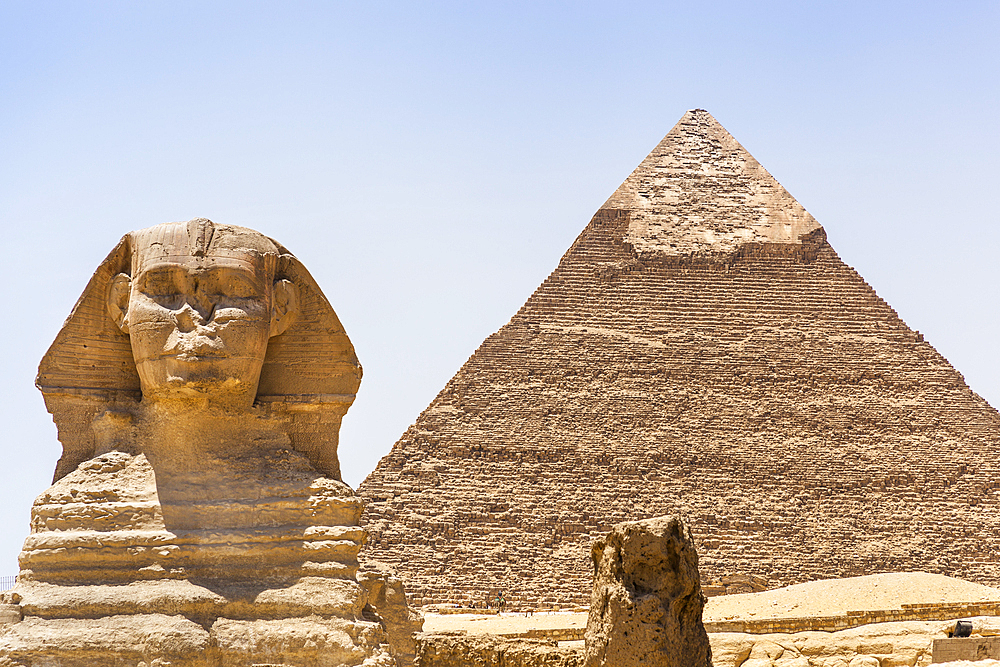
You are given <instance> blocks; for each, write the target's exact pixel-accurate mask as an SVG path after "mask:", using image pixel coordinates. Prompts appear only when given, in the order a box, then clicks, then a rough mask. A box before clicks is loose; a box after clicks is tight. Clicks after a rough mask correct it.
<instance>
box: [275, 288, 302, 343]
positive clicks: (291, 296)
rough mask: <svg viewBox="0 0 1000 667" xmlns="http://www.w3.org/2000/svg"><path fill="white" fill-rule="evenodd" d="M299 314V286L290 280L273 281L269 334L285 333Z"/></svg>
mask: <svg viewBox="0 0 1000 667" xmlns="http://www.w3.org/2000/svg"><path fill="white" fill-rule="evenodd" d="M298 315H299V287H298V285H296V284H295V283H293V282H292V281H290V280H277V281H275V283H274V300H273V305H272V306H271V335H272V336H277V335H279V334H283V333H285V331H287V330H288V327H290V326H292V323H293V322H295V318H296V317H298Z"/></svg>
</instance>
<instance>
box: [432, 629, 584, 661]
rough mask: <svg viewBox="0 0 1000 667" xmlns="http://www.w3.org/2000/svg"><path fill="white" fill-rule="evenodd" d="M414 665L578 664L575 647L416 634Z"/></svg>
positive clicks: (516, 640)
mask: <svg viewBox="0 0 1000 667" xmlns="http://www.w3.org/2000/svg"><path fill="white" fill-rule="evenodd" d="M416 642H417V659H416V662H415V663H414V665H415V667H499V666H500V665H503V667H581V664H582V663H581V662H580V660H581V654H580V651H579V650H577V649H572V648H559V647H558V646H557V645H556V642H553V641H544V640H537V639H535V640H532V639H508V638H506V637H499V636H497V635H471V636H447V635H417V639H416Z"/></svg>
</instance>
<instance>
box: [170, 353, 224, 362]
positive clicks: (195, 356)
mask: <svg viewBox="0 0 1000 667" xmlns="http://www.w3.org/2000/svg"><path fill="white" fill-rule="evenodd" d="M225 358H226V355H225V354H218V353H211V352H209V353H205V352H198V353H194V352H181V353H180V354H161V355H160V356H158V357H157V359H176V360H177V361H188V362H191V361H211V360H214V359H225Z"/></svg>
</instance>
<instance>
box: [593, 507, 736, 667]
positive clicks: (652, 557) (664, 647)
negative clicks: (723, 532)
mask: <svg viewBox="0 0 1000 667" xmlns="http://www.w3.org/2000/svg"><path fill="white" fill-rule="evenodd" d="M592 558H593V562H594V590H593V594H592V596H591V600H590V617H589V619H588V621H587V633H586V651H585V657H584V664H585V665H586V666H587V667H640V666H646V667H709V666H710V665H711V652H710V649H709V643H708V635H707V634H706V633H705V627H704V626H703V625H702V622H701V613H702V608H703V607H704V604H705V598H704V596H703V595H702V594H701V585H700V582H699V577H698V554H697V552H696V551H695V548H694V544H693V540H692V538H691V535H690V533H689V532H688V531H687V530H686V529H685V527H684V524H683V523H682V522H681V521H680V520H679V519H677V518H674V517H658V518H655V519H647V520H645V521H635V522H630V523H622V524H619V525H617V526H615V527H614V528H613V529H612V530H611V532H610V533H608V535H607V536H606V537H603V538H601V539H600V540H598V541H597V542H596V543H595V544H594V548H593V556H592ZM752 657H753V656H752V655H751V658H752Z"/></svg>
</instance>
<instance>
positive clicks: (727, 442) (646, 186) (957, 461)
mask: <svg viewBox="0 0 1000 667" xmlns="http://www.w3.org/2000/svg"><path fill="white" fill-rule="evenodd" d="M998 490H1000V415H998V413H997V412H996V410H994V409H993V408H992V407H990V406H989V405H988V404H987V403H986V401H984V400H983V399H982V398H981V397H979V396H978V395H976V394H975V393H974V392H973V391H972V390H971V389H970V388H969V387H968V386H967V385H966V383H965V381H964V379H963V378H962V376H961V375H960V374H959V373H958V372H957V371H956V370H955V369H954V368H953V367H952V366H951V365H950V364H949V363H948V361H947V360H946V359H944V358H943V357H942V356H941V355H940V354H939V353H938V352H937V351H936V350H935V349H934V348H933V347H932V346H931V345H930V344H929V343H928V342H927V341H925V340H924V339H923V337H922V336H921V335H920V334H919V333H918V332H916V331H913V330H912V329H910V328H909V327H907V325H906V324H905V323H904V322H903V321H902V320H901V319H900V318H899V316H898V315H897V314H896V312H895V311H894V310H893V309H892V308H891V307H890V306H889V305H888V304H886V303H885V302H884V301H883V300H882V299H881V298H879V297H878V295H877V294H876V293H875V292H874V290H873V289H872V288H871V287H870V286H869V285H868V284H867V283H865V281H864V280H863V279H862V278H861V276H859V275H858V273H857V272H856V271H854V270H853V269H852V268H851V267H849V266H847V265H846V264H844V262H843V261H842V260H841V259H840V257H838V256H837V253H836V252H835V251H834V250H833V248H831V247H830V245H829V243H828V242H827V240H826V235H825V233H824V231H823V229H822V227H820V226H819V224H818V223H817V222H816V221H815V220H814V219H813V218H812V216H810V215H809V214H808V213H807V212H806V211H805V209H803V208H802V206H800V205H799V204H798V202H796V201H795V200H794V199H793V198H792V197H791V196H790V195H789V194H788V193H787V192H786V191H785V190H784V189H783V188H782V187H781V186H780V185H779V184H778V183H777V182H776V181H775V180H774V179H773V177H771V176H770V174H768V173H767V171H765V170H764V169H763V167H761V166H760V164H759V163H757V161H756V160H754V159H753V157H751V156H750V155H749V153H747V152H746V150H745V149H744V148H743V147H742V146H741V145H740V144H739V143H738V142H737V141H736V140H735V139H733V137H732V136H730V135H729V134H728V133H727V132H726V131H725V130H724V129H723V128H722V127H721V126H720V125H719V124H718V123H717V122H716V120H715V119H714V118H713V117H712V116H711V115H709V114H708V113H707V112H705V111H701V110H695V111H690V112H688V113H687V114H685V115H684V117H683V118H682V119H681V120H680V122H679V123H678V124H677V125H676V126H675V127H674V128H673V129H672V130H671V131H670V133H669V134H668V135H667V136H666V137H665V138H664V139H663V141H662V142H661V143H660V144H659V145H658V146H657V147H656V148H655V149H654V150H653V152H652V153H651V154H650V155H649V156H648V157H647V158H646V159H645V160H644V161H643V162H642V164H641V165H640V166H639V167H638V168H637V169H636V170H635V172H633V174H632V175H631V176H629V178H628V179H627V180H626V181H625V182H624V183H623V184H622V186H621V187H620V188H619V189H618V190H617V191H616V192H615V193H614V194H613V195H612V196H611V198H610V199H609V200H608V201H607V202H606V203H605V204H604V205H603V206H602V207H601V209H600V210H598V211H597V213H596V215H595V216H594V217H593V219H592V220H591V222H590V224H588V225H587V227H586V228H585V229H584V230H583V232H582V233H581V234H580V236H579V237H578V238H577V240H576V241H575V242H574V243H573V245H572V247H571V248H570V249H569V250H568V251H567V252H566V254H565V255H564V256H563V258H562V260H561V261H560V263H559V266H558V267H557V268H556V269H555V271H554V272H553V273H552V274H551V275H550V276H549V277H548V279H546V280H545V281H544V282H543V283H542V285H541V286H540V287H539V288H538V289H537V290H536V291H535V293H534V294H533V295H532V296H531V297H530V298H529V299H528V301H527V302H526V303H525V304H524V306H523V307H522V308H521V310H520V311H518V312H517V314H515V315H514V317H513V318H512V319H511V320H510V322H509V323H508V324H507V325H505V326H504V327H503V328H502V329H500V331H498V332H497V333H495V334H493V335H492V336H490V337H489V338H487V339H486V340H485V341H484V342H483V344H482V345H481V346H480V347H479V349H478V350H477V351H476V352H475V354H473V356H472V357H471V358H470V359H469V360H468V361H467V362H466V363H465V365H464V366H462V368H461V369H460V370H459V371H458V373H457V374H456V375H455V376H454V377H453V378H452V379H451V381H449V382H448V384H447V385H446V386H445V387H444V389H442V391H441V392H440V394H438V396H437V397H436V398H435V399H434V401H433V402H432V403H431V404H430V406H428V407H427V409H426V410H425V411H424V412H423V413H422V414H421V415H420V417H419V418H418V419H417V421H416V423H415V424H413V425H412V426H411V427H410V428H409V429H407V431H406V432H405V433H404V434H403V435H402V437H401V438H400V439H399V441H398V442H397V443H396V444H395V446H394V447H393V448H392V451H391V452H390V453H389V454H388V455H387V456H386V457H384V458H383V459H382V461H381V462H380V463H379V465H378V466H377V468H376V469H375V471H374V472H373V473H372V474H371V475H370V476H369V477H368V479H366V480H365V482H364V483H363V484H362V485H361V487H360V491H359V492H360V494H361V495H362V496H363V497H364V498H365V499H366V500H367V509H366V513H365V516H364V519H363V521H364V525H366V526H367V527H368V529H369V531H370V533H371V541H370V543H369V544H368V545H367V546H366V547H365V551H363V552H362V558H363V559H364V558H367V559H372V560H375V561H381V562H384V563H386V564H389V565H391V566H393V567H395V568H396V569H397V570H398V572H399V574H400V576H401V577H402V578H403V579H404V581H406V583H407V587H408V589H409V590H410V591H411V592H412V596H413V598H415V599H416V601H417V602H418V603H420V602H424V603H428V602H449V601H452V602H458V601H462V600H470V599H471V600H476V601H480V600H483V599H484V597H485V596H486V594H487V592H488V591H489V590H490V589H496V588H504V589H506V590H507V591H509V595H508V597H509V599H512V600H513V602H514V603H515V604H517V603H519V602H521V601H524V602H527V603H530V604H540V603H582V602H585V601H586V600H587V597H588V594H589V591H590V584H591V568H590V564H589V553H590V546H591V542H592V541H593V540H594V539H596V538H597V537H599V536H600V535H603V534H604V533H606V532H607V531H608V529H609V528H610V527H611V526H612V525H613V524H615V523H618V522H622V521H627V520H635V519H642V518H646V517H650V516H657V515H663V514H671V515H680V516H683V517H684V518H685V522H686V523H687V524H688V525H689V526H690V527H691V529H692V532H693V534H694V537H695V540H696V543H697V548H698V552H699V554H700V567H701V571H702V579H703V581H707V582H711V581H718V580H720V579H721V578H722V577H725V576H728V575H739V576H746V577H763V578H766V579H767V580H768V581H769V582H770V585H771V586H775V585H785V584H792V583H797V582H803V581H807V580H811V579H816V578H826V577H847V576H855V575H861V574H870V573H875V572H891V571H905V570H925V571H929V572H937V573H942V574H948V575H951V576H956V577H960V578H963V579H967V580H970V581H974V582H979V583H984V584H990V585H998V584H1000V551H998V548H1000V511H998V510H1000V507H998V505H1000V503H998Z"/></svg>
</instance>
